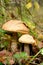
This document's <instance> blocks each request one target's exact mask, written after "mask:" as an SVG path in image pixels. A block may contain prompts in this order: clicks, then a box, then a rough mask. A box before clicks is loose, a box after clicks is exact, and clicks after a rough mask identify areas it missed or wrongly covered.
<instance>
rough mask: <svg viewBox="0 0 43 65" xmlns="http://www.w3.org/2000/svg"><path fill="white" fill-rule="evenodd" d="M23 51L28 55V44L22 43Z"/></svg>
mask: <svg viewBox="0 0 43 65" xmlns="http://www.w3.org/2000/svg"><path fill="white" fill-rule="evenodd" d="M24 52H26V53H27V54H28V55H30V49H29V45H28V44H24Z"/></svg>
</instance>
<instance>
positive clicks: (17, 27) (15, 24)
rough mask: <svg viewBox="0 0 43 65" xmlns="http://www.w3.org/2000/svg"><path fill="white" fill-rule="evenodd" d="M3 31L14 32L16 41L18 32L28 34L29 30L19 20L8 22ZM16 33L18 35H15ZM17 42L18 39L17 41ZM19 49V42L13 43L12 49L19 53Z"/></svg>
mask: <svg viewBox="0 0 43 65" xmlns="http://www.w3.org/2000/svg"><path fill="white" fill-rule="evenodd" d="M2 29H4V30H6V31H9V32H14V39H15V38H17V32H20V33H23V34H24V33H25V34H26V33H28V28H27V27H26V26H25V25H24V24H23V22H22V21H19V20H10V21H8V22H6V23H5V24H4V25H3V26H2ZM15 33H16V35H15ZM16 40H17V39H16ZM15 46H16V48H17V42H16V41H15V42H14V41H13V42H12V44H11V48H12V50H13V49H14V50H13V52H14V51H17V50H16V48H15Z"/></svg>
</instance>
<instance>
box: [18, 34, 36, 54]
mask: <svg viewBox="0 0 43 65" xmlns="http://www.w3.org/2000/svg"><path fill="white" fill-rule="evenodd" d="M18 41H19V42H21V43H25V44H24V51H25V52H27V54H28V55H30V49H29V44H32V45H33V44H35V40H34V38H33V37H32V36H31V35H29V34H24V35H22V36H21V37H20V38H19V39H18Z"/></svg>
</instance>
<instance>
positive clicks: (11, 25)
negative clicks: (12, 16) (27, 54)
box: [2, 20, 28, 33]
mask: <svg viewBox="0 0 43 65" xmlns="http://www.w3.org/2000/svg"><path fill="white" fill-rule="evenodd" d="M2 29H4V30H6V31H11V32H20V33H28V28H27V27H26V26H25V25H24V24H23V22H22V21H19V20H10V21H8V22H6V23H5V24H4V25H3V26H2Z"/></svg>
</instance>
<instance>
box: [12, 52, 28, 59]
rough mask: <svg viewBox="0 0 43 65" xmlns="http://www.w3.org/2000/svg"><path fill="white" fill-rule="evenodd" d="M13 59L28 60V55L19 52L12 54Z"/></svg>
mask: <svg viewBox="0 0 43 65" xmlns="http://www.w3.org/2000/svg"><path fill="white" fill-rule="evenodd" d="M13 57H14V58H16V59H17V60H20V59H21V58H23V59H25V60H26V58H28V55H27V53H25V52H21V53H16V54H14V55H13Z"/></svg>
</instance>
